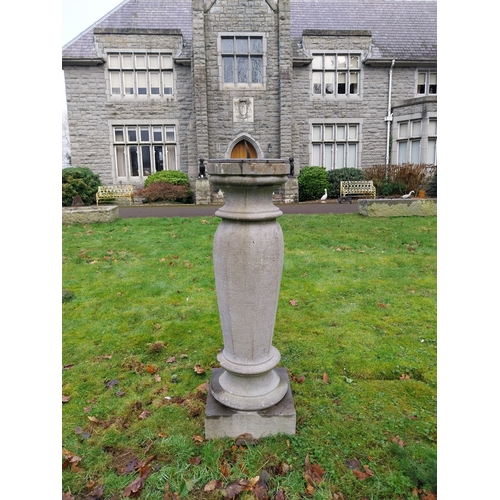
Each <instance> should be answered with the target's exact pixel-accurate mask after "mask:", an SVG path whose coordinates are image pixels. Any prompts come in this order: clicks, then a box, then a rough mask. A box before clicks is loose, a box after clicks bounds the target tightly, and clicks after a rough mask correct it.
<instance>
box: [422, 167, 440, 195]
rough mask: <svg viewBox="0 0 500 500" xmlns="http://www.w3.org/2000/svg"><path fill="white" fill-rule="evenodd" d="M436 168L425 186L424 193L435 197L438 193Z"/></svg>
mask: <svg viewBox="0 0 500 500" xmlns="http://www.w3.org/2000/svg"><path fill="white" fill-rule="evenodd" d="M437 182H438V181H437V170H436V172H434V175H433V176H432V177H431V180H430V181H429V184H427V187H426V188H425V194H426V195H427V196H430V197H431V198H437V195H438V187H437Z"/></svg>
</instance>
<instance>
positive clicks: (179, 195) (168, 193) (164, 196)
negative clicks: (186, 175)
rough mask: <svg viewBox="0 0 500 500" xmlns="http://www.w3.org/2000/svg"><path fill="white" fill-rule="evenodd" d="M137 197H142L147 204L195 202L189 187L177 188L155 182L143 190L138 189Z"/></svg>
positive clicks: (172, 185)
mask: <svg viewBox="0 0 500 500" xmlns="http://www.w3.org/2000/svg"><path fill="white" fill-rule="evenodd" d="M136 195H137V196H142V197H143V198H144V200H145V201H146V202H147V203H153V202H155V201H169V202H177V203H192V202H193V192H192V191H191V189H189V186H184V185H182V186H176V185H174V184H170V183H167V182H163V181H157V182H153V183H151V184H150V185H149V186H147V187H145V188H143V189H138V190H137V191H136Z"/></svg>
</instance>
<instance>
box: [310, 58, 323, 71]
mask: <svg viewBox="0 0 500 500" xmlns="http://www.w3.org/2000/svg"><path fill="white" fill-rule="evenodd" d="M312 69H323V56H313V60H312Z"/></svg>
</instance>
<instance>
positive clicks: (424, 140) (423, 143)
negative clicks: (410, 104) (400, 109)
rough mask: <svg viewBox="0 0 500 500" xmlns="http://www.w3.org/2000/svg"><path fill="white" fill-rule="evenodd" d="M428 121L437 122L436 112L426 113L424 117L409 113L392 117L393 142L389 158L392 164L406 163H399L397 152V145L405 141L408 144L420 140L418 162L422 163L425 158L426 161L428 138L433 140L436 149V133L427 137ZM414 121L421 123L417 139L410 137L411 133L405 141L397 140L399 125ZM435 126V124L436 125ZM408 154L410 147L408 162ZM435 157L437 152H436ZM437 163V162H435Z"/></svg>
mask: <svg viewBox="0 0 500 500" xmlns="http://www.w3.org/2000/svg"><path fill="white" fill-rule="evenodd" d="M430 120H436V121H437V112H428V113H427V116H426V117H423V116H422V113H411V114H407V115H400V116H397V117H394V121H393V125H392V132H391V134H392V137H393V138H394V140H393V146H392V152H391V157H392V162H391V163H395V164H401V163H406V161H403V162H400V161H399V158H398V154H399V153H398V150H399V146H398V143H399V142H402V141H407V143H410V142H411V140H412V139H414V140H416V139H419V140H420V154H419V156H420V161H422V158H425V159H426V160H427V155H428V145H429V138H430V139H431V140H432V139H434V140H435V141H436V149H437V131H436V135H432V136H430V137H429V121H430ZM416 121H421V130H420V135H419V136H418V137H416V136H413V137H412V136H411V132H410V133H409V135H408V138H406V139H401V140H400V139H399V125H400V124H401V123H404V122H408V123H411V122H416ZM436 125H437V124H436ZM408 154H411V152H410V147H408V153H407V158H406V160H408ZM436 155H437V152H436ZM436 162H437V160H436ZM423 163H433V162H428V161H424V162H423Z"/></svg>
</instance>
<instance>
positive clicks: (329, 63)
mask: <svg viewBox="0 0 500 500" xmlns="http://www.w3.org/2000/svg"><path fill="white" fill-rule="evenodd" d="M325 69H335V56H329V55H326V54H325Z"/></svg>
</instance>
